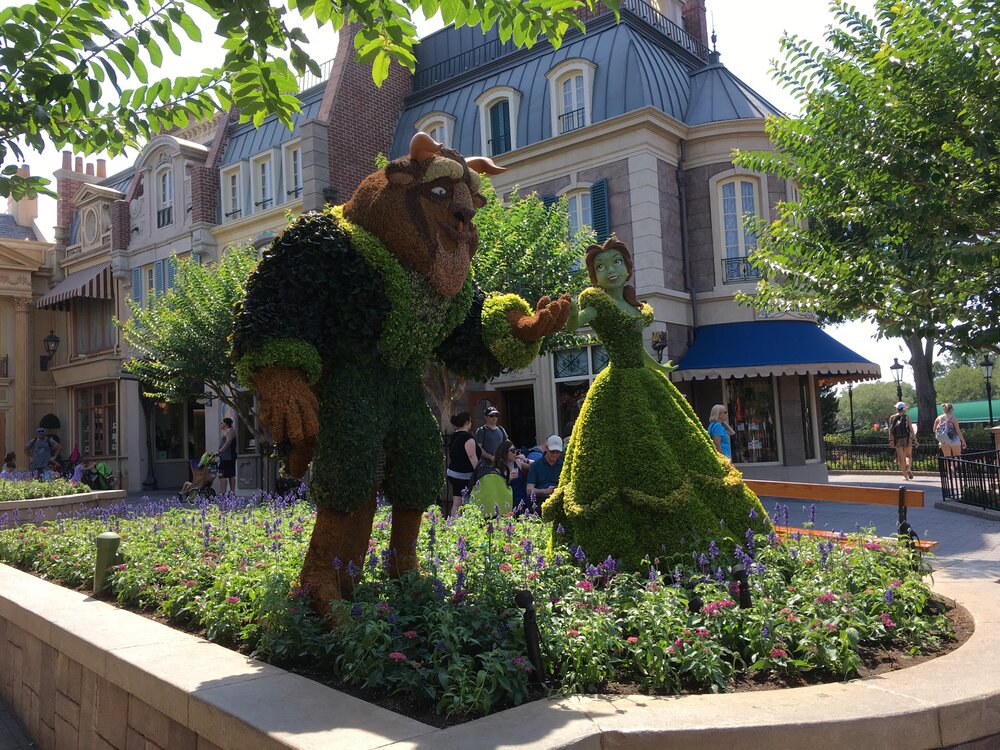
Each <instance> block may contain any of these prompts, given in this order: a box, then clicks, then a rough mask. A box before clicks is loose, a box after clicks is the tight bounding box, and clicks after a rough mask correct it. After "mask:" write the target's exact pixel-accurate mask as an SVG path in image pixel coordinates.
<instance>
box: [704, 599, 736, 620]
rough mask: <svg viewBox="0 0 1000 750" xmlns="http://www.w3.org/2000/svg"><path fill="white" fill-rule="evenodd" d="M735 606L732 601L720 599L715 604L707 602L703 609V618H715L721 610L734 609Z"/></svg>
mask: <svg viewBox="0 0 1000 750" xmlns="http://www.w3.org/2000/svg"><path fill="white" fill-rule="evenodd" d="M735 606H736V602H734V601H733V600H732V599H720V600H719V601H717V602H709V603H708V604H706V605H705V607H704V612H705V616H706V617H715V616H716V615H717V614H719V613H720V612H721V611H722V610H724V609H726V608H727V607H735Z"/></svg>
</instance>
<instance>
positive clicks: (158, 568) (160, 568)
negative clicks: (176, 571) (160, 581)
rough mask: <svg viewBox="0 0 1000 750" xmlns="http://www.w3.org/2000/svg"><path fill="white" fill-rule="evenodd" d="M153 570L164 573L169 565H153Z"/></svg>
mask: <svg viewBox="0 0 1000 750" xmlns="http://www.w3.org/2000/svg"><path fill="white" fill-rule="evenodd" d="M153 570H155V571H156V572H157V573H166V572H167V571H168V570H170V566H169V565H154V566H153Z"/></svg>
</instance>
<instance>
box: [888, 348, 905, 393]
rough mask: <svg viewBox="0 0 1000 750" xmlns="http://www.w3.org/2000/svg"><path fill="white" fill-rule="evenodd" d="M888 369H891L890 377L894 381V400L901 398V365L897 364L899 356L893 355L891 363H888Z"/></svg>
mask: <svg viewBox="0 0 1000 750" xmlns="http://www.w3.org/2000/svg"><path fill="white" fill-rule="evenodd" d="M889 369H890V370H892V378H893V380H895V381H896V400H897V401H902V400H903V366H902V365H901V364H899V358H898V357H893V358H892V364H891V365H889Z"/></svg>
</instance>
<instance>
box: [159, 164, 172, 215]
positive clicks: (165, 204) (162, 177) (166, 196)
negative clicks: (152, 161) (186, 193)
mask: <svg viewBox="0 0 1000 750" xmlns="http://www.w3.org/2000/svg"><path fill="white" fill-rule="evenodd" d="M173 207H174V170H173V169H171V168H170V167H167V168H165V169H161V170H160V171H158V172H157V173H156V226H157V228H159V227H165V226H167V225H168V224H173V223H174V217H173Z"/></svg>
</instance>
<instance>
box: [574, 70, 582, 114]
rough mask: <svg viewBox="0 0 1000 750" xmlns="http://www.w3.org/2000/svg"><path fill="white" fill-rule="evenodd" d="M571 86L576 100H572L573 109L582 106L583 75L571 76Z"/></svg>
mask: <svg viewBox="0 0 1000 750" xmlns="http://www.w3.org/2000/svg"><path fill="white" fill-rule="evenodd" d="M573 86H574V89H575V91H576V101H575V102H573V104H574V105H575V106H574V107H573V109H580V107H582V106H583V76H575V77H574V78H573Z"/></svg>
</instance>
